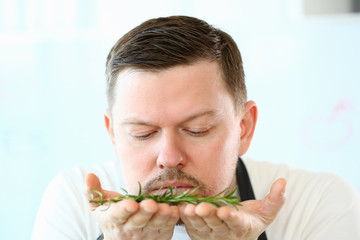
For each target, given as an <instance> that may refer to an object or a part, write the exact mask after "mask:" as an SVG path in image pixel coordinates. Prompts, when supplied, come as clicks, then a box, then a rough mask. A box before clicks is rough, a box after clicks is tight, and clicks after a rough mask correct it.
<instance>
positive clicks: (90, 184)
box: [84, 173, 102, 210]
mask: <svg viewBox="0 0 360 240" xmlns="http://www.w3.org/2000/svg"><path fill="white" fill-rule="evenodd" d="M91 190H96V191H99V192H102V187H101V183H100V180H99V178H98V177H97V176H96V175H95V174H94V173H89V174H87V175H86V177H85V191H84V194H85V196H86V198H87V200H88V201H89V208H90V209H91V210H94V209H95V208H96V207H98V206H99V205H98V204H97V203H93V202H91V201H90V200H91V196H94V197H99V196H98V195H99V194H97V193H95V192H91Z"/></svg>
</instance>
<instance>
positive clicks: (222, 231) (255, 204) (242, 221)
mask: <svg viewBox="0 0 360 240" xmlns="http://www.w3.org/2000/svg"><path fill="white" fill-rule="evenodd" d="M285 186H286V181H285V179H282V178H281V179H278V180H277V181H276V182H275V183H274V184H273V185H272V187H271V190H270V193H269V194H268V195H267V196H266V197H265V198H264V199H263V200H249V201H245V202H242V205H243V206H239V207H237V209H236V208H235V207H229V206H222V207H220V208H217V207H215V206H214V205H212V204H210V203H204V202H203V203H200V204H199V205H193V204H184V205H181V206H180V217H181V220H182V221H183V222H184V224H185V227H186V231H187V232H188V234H189V236H190V238H191V239H192V240H200V239H222V240H228V239H246V240H255V239H258V237H259V236H260V234H261V233H262V232H263V231H264V230H265V229H266V227H267V226H269V224H270V223H272V222H273V221H274V219H275V218H276V216H277V214H278V212H279V211H280V209H281V207H282V206H283V204H284V203H285Z"/></svg>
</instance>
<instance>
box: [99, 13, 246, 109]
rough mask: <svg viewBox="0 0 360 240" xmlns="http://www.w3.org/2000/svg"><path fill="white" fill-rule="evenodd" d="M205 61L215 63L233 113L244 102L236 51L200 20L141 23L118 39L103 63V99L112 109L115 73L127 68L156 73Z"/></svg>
mask: <svg viewBox="0 0 360 240" xmlns="http://www.w3.org/2000/svg"><path fill="white" fill-rule="evenodd" d="M205 59H208V60H210V61H216V62H218V64H219V66H220V69H221V73H222V77H223V79H224V82H225V85H226V87H227V89H228V91H229V93H230V94H231V95H232V96H233V99H234V104H235V109H237V110H239V109H241V108H242V107H243V105H244V104H245V102H246V99H247V93H246V86H245V79H244V78H245V77H244V70H243V65H242V59H241V55H240V51H239V49H238V47H237V45H236V43H235V41H234V40H233V39H232V38H231V36H230V35H228V34H227V33H225V32H223V31H221V30H219V29H217V28H214V27H213V26H211V25H209V24H208V23H206V22H205V21H203V20H200V19H197V18H194V17H187V16H171V17H162V18H155V19H150V20H148V21H145V22H144V23H142V24H140V25H139V26H137V27H135V28H134V29H132V30H131V31H129V32H128V33H126V34H125V35H124V36H123V37H122V38H120V39H119V40H118V41H117V42H116V44H115V45H114V46H113V48H112V49H111V51H110V53H109V55H108V57H107V62H106V80H107V98H108V104H109V108H110V109H111V107H112V106H113V101H114V100H113V98H114V94H115V93H114V89H115V86H116V79H117V75H118V74H119V72H121V71H122V70H124V69H127V68H134V69H141V70H146V71H159V70H164V69H167V68H170V67H174V66H177V65H190V64H193V63H195V62H197V61H199V60H205Z"/></svg>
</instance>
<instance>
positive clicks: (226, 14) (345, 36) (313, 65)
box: [0, 0, 360, 239]
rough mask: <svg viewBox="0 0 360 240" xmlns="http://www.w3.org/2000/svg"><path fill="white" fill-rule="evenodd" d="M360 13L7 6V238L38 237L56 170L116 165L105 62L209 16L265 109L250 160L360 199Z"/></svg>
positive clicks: (44, 1) (14, 2)
mask: <svg viewBox="0 0 360 240" xmlns="http://www.w3.org/2000/svg"><path fill="white" fill-rule="evenodd" d="M130 2H131V3H130ZM358 11H359V1H356V0H353V1H350V0H349V1H345V0H331V1H330V0H327V1H324V0H313V1H312V0H254V1H245V0H240V1H239V0H232V1H231V0H223V1H209V0H197V1H191V0H186V1H184V0H183V1H169V0H162V1H145V0H144V1H121V0H113V1H109V0H106V1H104V0H103V1H100V0H84V1H81V0H62V1H59V0H58V1H56V0H28V1H26V0H0V189H1V197H0V216H1V218H0V230H1V231H0V232H1V238H2V239H8V238H9V239H29V238H30V236H31V231H32V227H33V223H34V219H35V216H36V212H37V209H38V206H39V204H40V200H41V196H42V194H43V192H44V190H45V188H46V186H47V184H48V183H49V181H50V180H51V179H52V178H53V177H54V176H55V175H56V174H57V173H58V172H59V171H60V170H62V169H65V168H69V167H72V166H75V165H76V166H84V165H89V164H92V163H101V162H106V161H108V160H109V159H115V156H114V154H113V150H112V147H111V144H110V141H109V139H108V137H107V133H106V131H105V128H104V127H103V112H104V109H105V108H106V98H105V76H104V71H105V59H106V56H107V53H108V51H109V50H110V48H111V47H112V45H113V44H114V43H115V41H116V40H117V39H118V38H119V37H121V36H122V34H124V33H125V32H127V31H128V30H130V29H131V28H132V27H134V26H136V25H137V24H139V23H141V22H142V21H144V20H147V19H149V18H152V17H159V16H169V15H190V16H195V17H198V18H202V19H204V20H206V21H207V22H209V23H211V24H213V25H215V26H216V27H219V28H221V29H223V30H225V31H227V32H229V33H230V34H231V35H232V36H233V37H234V39H235V40H236V42H237V43H238V46H239V48H240V51H241V53H242V55H243V60H244V67H245V73H246V81H247V85H248V91H249V98H250V99H253V100H255V101H256V102H257V103H258V106H259V111H260V113H259V121H258V127H257V131H256V133H255V139H254V142H253V144H252V146H251V150H250V151H249V152H248V153H247V155H246V156H247V157H252V158H255V159H257V160H264V161H272V162H279V163H286V164H290V165H293V166H295V167H301V168H306V169H310V170H314V171H327V172H333V173H336V174H338V175H341V176H343V177H344V178H345V179H347V180H348V181H349V182H351V183H352V184H353V185H354V186H355V187H356V188H357V189H358V190H359V191H360V180H359V176H358V175H359V172H360V163H359V160H360V152H359V148H360V61H359V56H360V14H359V13H357V12H358Z"/></svg>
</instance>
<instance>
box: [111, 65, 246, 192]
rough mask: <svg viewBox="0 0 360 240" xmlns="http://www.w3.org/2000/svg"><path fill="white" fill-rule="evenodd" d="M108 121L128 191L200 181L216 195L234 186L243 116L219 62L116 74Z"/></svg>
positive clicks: (190, 185) (192, 184)
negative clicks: (225, 83)
mask: <svg viewBox="0 0 360 240" xmlns="http://www.w3.org/2000/svg"><path fill="white" fill-rule="evenodd" d="M115 93H116V96H115V100H114V105H113V108H112V109H111V118H110V115H109V114H106V121H107V122H108V124H107V127H108V130H109V133H110V136H111V138H112V141H113V144H114V148H115V152H116V154H117V156H118V158H119V160H120V161H121V164H122V167H123V174H124V177H125V180H126V182H127V186H128V190H129V193H132V194H135V193H137V191H138V182H140V183H141V185H142V186H143V187H144V188H143V190H144V191H145V193H147V194H149V193H153V192H155V191H156V190H158V189H159V188H160V187H162V188H163V189H164V188H167V186H168V185H169V184H170V185H172V186H173V187H175V186H176V187H177V188H178V189H179V190H180V191H182V190H184V189H188V188H194V187H196V186H197V185H202V187H201V190H200V191H199V193H200V194H201V195H214V194H216V193H218V192H220V191H222V190H223V189H224V188H226V187H233V186H234V184H235V178H234V173H235V167H236V163H237V156H238V155H239V151H240V136H241V127H240V125H241V124H240V123H241V114H236V112H235V108H234V102H233V99H232V97H231V95H230V94H229V93H228V91H227V90H226V88H225V86H224V82H223V80H222V79H221V74H220V72H219V67H218V64H217V63H215V62H209V61H200V62H197V63H195V64H193V65H188V66H176V67H173V68H170V69H167V70H162V71H159V72H148V71H141V70H134V69H128V70H125V71H123V72H121V73H120V74H119V76H118V79H117V86H116V90H115Z"/></svg>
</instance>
